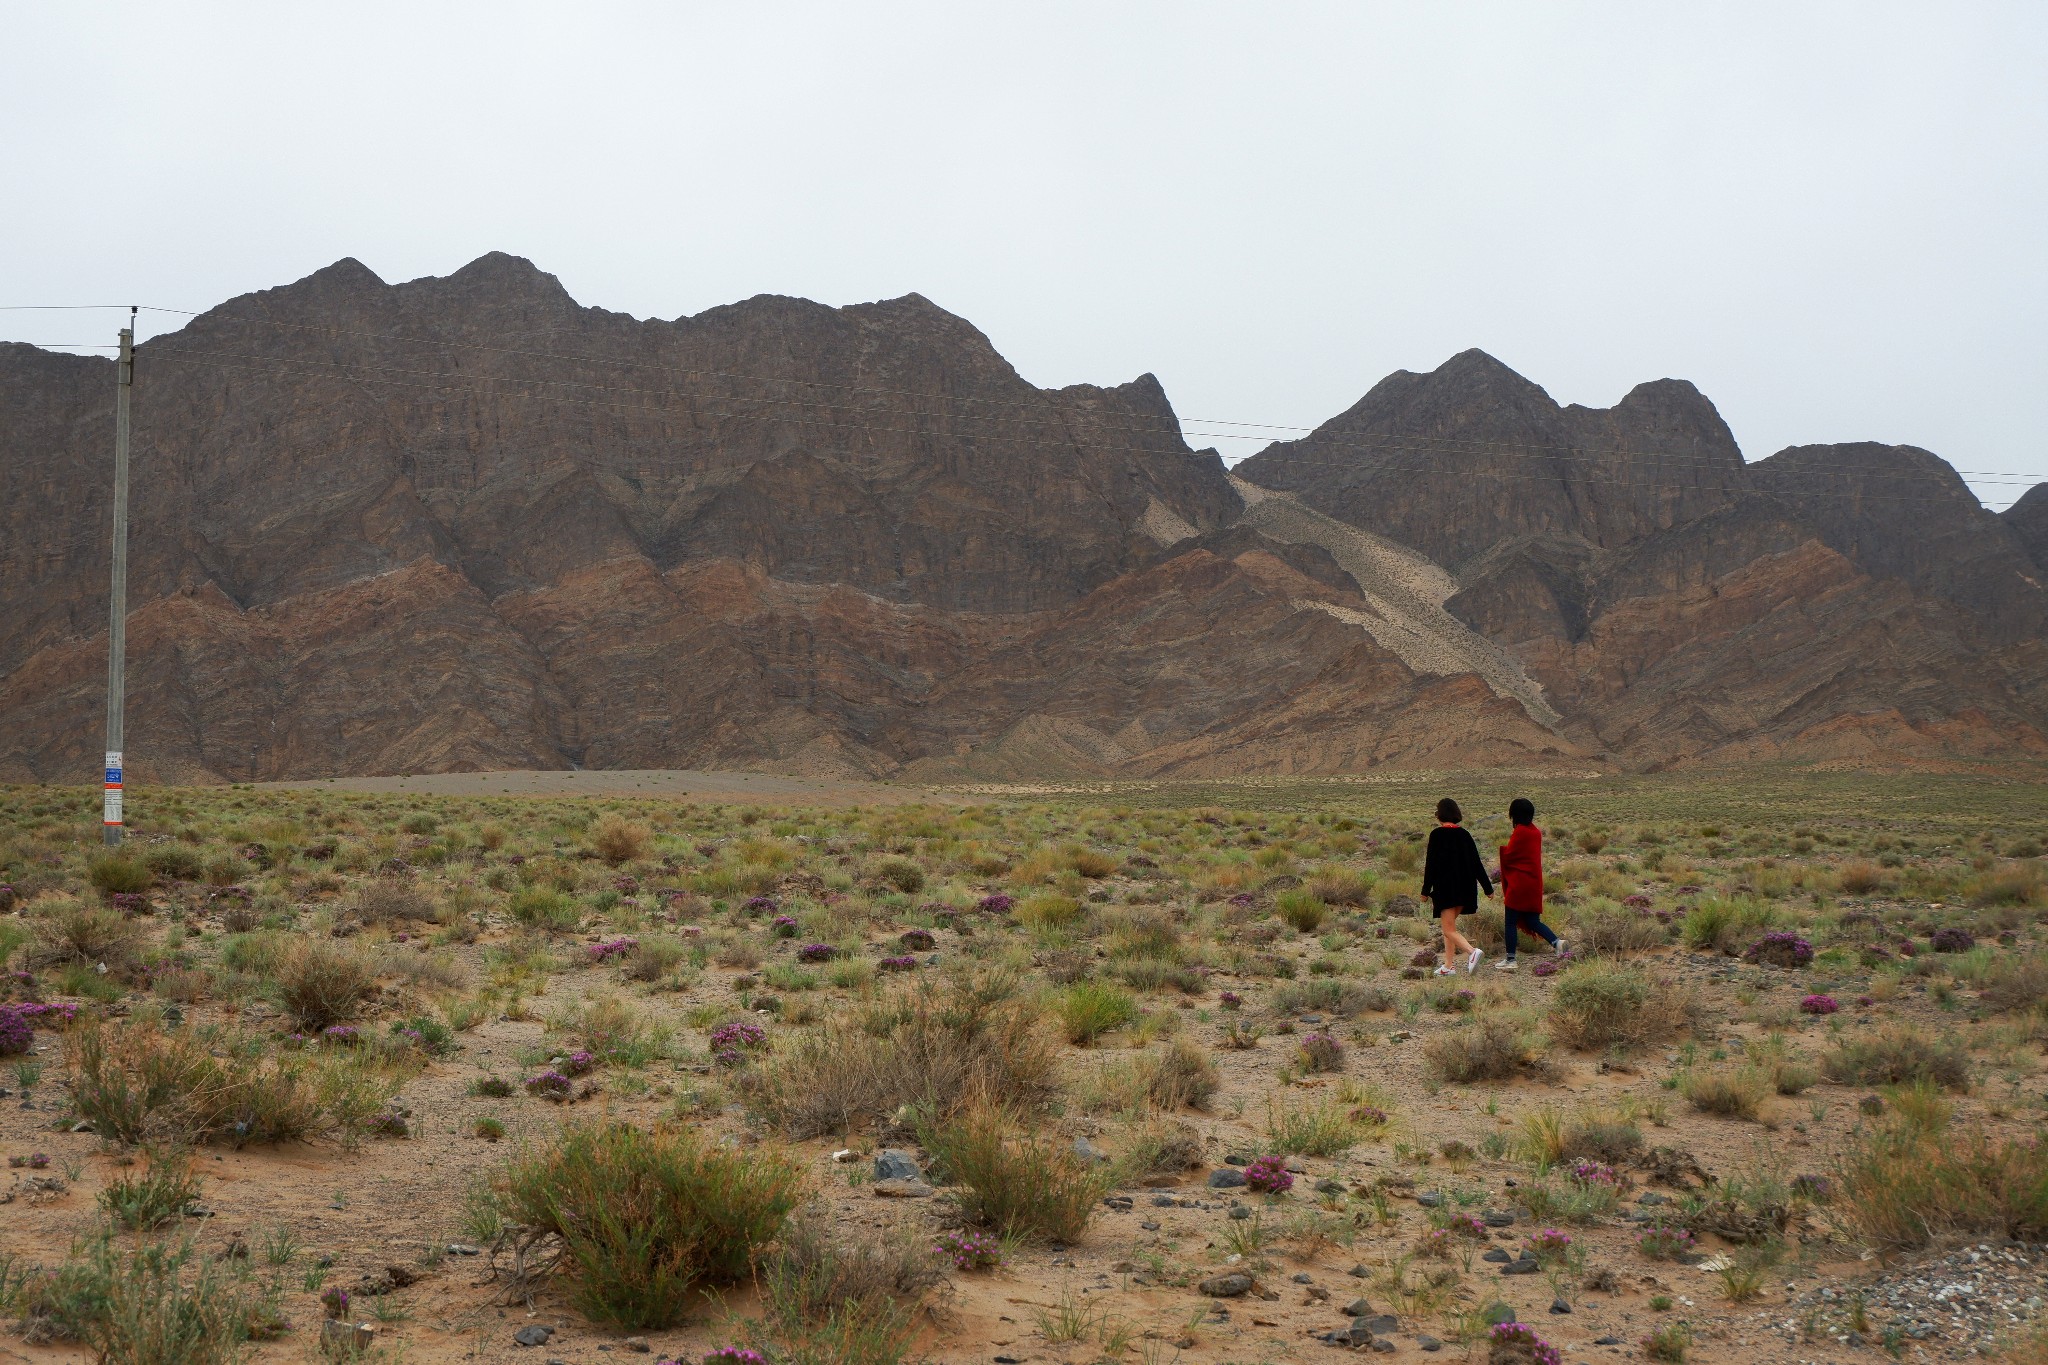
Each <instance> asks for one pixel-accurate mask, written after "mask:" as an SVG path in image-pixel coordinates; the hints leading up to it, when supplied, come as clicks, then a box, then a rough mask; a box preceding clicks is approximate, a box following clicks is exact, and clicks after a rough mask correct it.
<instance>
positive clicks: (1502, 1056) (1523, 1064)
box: [1423, 1014, 1540, 1085]
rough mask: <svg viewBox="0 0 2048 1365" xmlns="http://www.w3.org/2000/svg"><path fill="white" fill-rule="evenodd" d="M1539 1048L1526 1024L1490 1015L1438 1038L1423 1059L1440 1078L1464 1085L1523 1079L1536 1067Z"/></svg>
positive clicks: (1427, 1048)
mask: <svg viewBox="0 0 2048 1365" xmlns="http://www.w3.org/2000/svg"><path fill="white" fill-rule="evenodd" d="M1539 1045H1540V1039H1539V1038H1538V1037H1537V1036H1536V1035H1535V1033H1534V1032H1533V1031H1532V1030H1530V1029H1529V1028H1528V1027H1527V1026H1526V1025H1525V1024H1523V1023H1521V1022H1519V1021H1517V1020H1515V1019H1513V1018H1510V1017H1508V1016H1505V1015H1499V1014H1489V1015H1485V1016H1483V1017H1481V1018H1478V1019H1476V1020H1474V1021H1473V1022H1472V1023H1469V1024H1465V1025H1463V1026H1461V1027H1458V1028H1454V1029H1450V1030H1448V1031H1446V1032H1443V1033H1439V1034H1437V1035H1436V1037H1434V1038H1432V1039H1430V1040H1429V1042H1428V1043H1427V1044H1425V1045H1424V1047H1423V1056H1424V1057H1425V1058H1427V1059H1428V1061H1429V1064H1430V1066H1431V1068H1432V1069H1434V1070H1435V1072H1436V1074H1437V1075H1438V1076H1439V1077H1441V1078H1442V1079H1444V1080H1447V1081H1454V1082H1456V1083H1458V1084H1460V1085H1465V1084H1469V1083H1471V1082H1473V1081H1504V1080H1507V1079H1509V1078H1510V1077H1513V1076H1519V1075H1521V1074H1522V1073H1524V1072H1526V1071H1528V1070H1530V1069H1531V1068H1532V1067H1534V1066H1535V1065H1536V1061H1537V1056H1538V1048H1539Z"/></svg>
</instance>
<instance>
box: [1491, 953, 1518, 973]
mask: <svg viewBox="0 0 2048 1365" xmlns="http://www.w3.org/2000/svg"><path fill="white" fill-rule="evenodd" d="M1493 969H1494V970H1495V971H1497V972H1513V971H1520V970H1521V969H1520V968H1519V967H1517V966H1516V965H1515V960H1514V959H1513V958H1511V957H1504V958H1502V959H1501V960H1500V961H1498V962H1496V963H1494V964H1493Z"/></svg>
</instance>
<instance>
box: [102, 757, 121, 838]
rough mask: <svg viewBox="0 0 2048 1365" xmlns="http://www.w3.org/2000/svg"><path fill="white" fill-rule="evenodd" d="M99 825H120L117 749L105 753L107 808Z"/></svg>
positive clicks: (119, 777)
mask: <svg viewBox="0 0 2048 1365" xmlns="http://www.w3.org/2000/svg"><path fill="white" fill-rule="evenodd" d="M100 823H102V824H107V825H118V824H120V823H121V754H120V751H119V750H117V749H109V750H108V751H107V807H106V813H105V814H104V815H103V816H101V817H100Z"/></svg>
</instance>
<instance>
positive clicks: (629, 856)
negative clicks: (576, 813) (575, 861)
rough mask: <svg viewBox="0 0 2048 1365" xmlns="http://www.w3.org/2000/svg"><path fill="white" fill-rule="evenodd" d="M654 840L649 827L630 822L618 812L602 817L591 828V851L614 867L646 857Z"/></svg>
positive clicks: (611, 812) (608, 813)
mask: <svg viewBox="0 0 2048 1365" xmlns="http://www.w3.org/2000/svg"><path fill="white" fill-rule="evenodd" d="M653 838H654V836H653V835H652V834H651V833H649V832H648V829H647V826H645V825H643V824H639V823H638V822H636V821H632V820H628V819H627V818H626V817H625V816H623V815H620V814H619V813H618V812H616V811H610V812H607V813H606V814H604V815H603V816H600V817H599V818H598V821H597V823H596V824H595V825H592V826H591V827H590V847H591V849H592V850H593V851H594V852H595V853H596V854H597V856H598V857H600V858H602V859H604V860H605V861H606V862H608V863H610V864H611V865H612V866H614V867H617V866H618V865H619V864H620V863H628V862H631V861H632V860H633V859H635V858H644V857H646V856H647V848H648V845H649V843H650V842H651V841H652V840H653Z"/></svg>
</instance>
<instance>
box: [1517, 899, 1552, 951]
mask: <svg viewBox="0 0 2048 1365" xmlns="http://www.w3.org/2000/svg"><path fill="white" fill-rule="evenodd" d="M1517 929H1527V930H1528V931H1529V932H1530V933H1532V934H1534V935H1536V936H1537V937H1538V938H1540V939H1542V940H1543V941H1544V942H1545V943H1550V944H1555V943H1556V942H1557V935H1556V934H1555V933H1554V932H1552V930H1551V928H1550V926H1549V925H1547V924H1545V923H1544V922H1543V912H1542V911H1541V910H1510V911H1508V956H1509V957H1513V956H1514V955H1515V930H1517Z"/></svg>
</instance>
